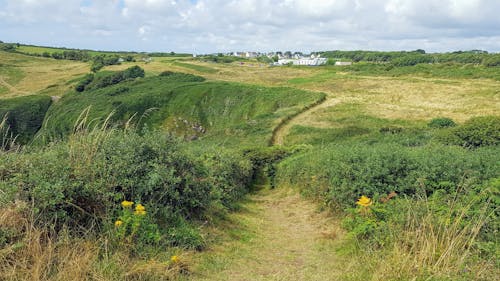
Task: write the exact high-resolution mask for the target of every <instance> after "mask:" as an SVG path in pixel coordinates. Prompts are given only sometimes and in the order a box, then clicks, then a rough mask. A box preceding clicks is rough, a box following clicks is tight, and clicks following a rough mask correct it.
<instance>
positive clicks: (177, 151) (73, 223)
mask: <svg viewBox="0 0 500 281" xmlns="http://www.w3.org/2000/svg"><path fill="white" fill-rule="evenodd" d="M89 130H90V128H87V129H84V132H82V133H76V134H75V135H72V137H71V138H70V139H69V141H68V142H67V143H58V144H53V145H51V146H48V147H45V148H32V149H29V150H28V151H26V152H23V153H11V154H6V156H5V157H4V158H3V161H2V162H1V163H0V175H1V178H0V189H1V190H2V194H0V195H1V196H0V197H1V198H0V199H1V201H2V202H11V201H13V200H20V201H25V202H32V203H33V206H34V209H33V210H32V211H33V213H34V217H35V218H36V219H35V221H34V223H35V224H36V225H37V226H40V227H47V228H52V229H54V230H56V231H57V230H60V229H63V228H69V229H70V230H71V231H74V232H78V231H80V230H81V229H92V228H93V226H98V227H97V228H94V229H96V230H98V229H100V227H103V226H106V225H110V224H113V223H114V222H115V221H116V220H117V219H119V220H120V221H122V226H124V227H123V228H122V230H120V231H118V232H117V233H115V234H116V235H117V237H118V238H119V240H122V241H125V242H129V243H133V244H138V245H141V244H149V245H150V244H151V243H153V244H154V243H157V242H158V241H159V240H160V238H159V235H160V234H161V237H162V241H163V242H162V243H169V244H175V245H182V246H187V247H193V248H198V247H201V245H202V244H203V239H202V238H201V236H200V235H199V233H198V231H197V230H196V229H195V228H193V227H192V226H190V224H191V223H192V222H193V221H194V220H195V219H197V218H200V217H202V216H203V215H204V214H205V212H206V211H207V210H209V209H210V208H211V207H212V206H214V205H217V206H224V205H225V204H226V203H228V202H233V201H234V200H237V199H238V198H240V197H241V196H242V193H244V192H245V190H248V188H249V186H248V185H249V183H250V181H251V178H252V172H251V166H250V165H249V164H248V162H246V160H244V159H243V158H242V157H237V156H233V157H227V158H226V157H224V158H223V159H214V158H213V156H211V155H210V154H208V155H205V154H204V153H203V154H198V156H195V153H192V152H190V151H187V150H186V149H187V148H183V146H181V145H180V143H179V140H177V139H175V138H173V137H172V136H170V135H168V134H166V133H162V132H143V134H142V135H139V134H137V133H134V132H130V131H124V132H122V131H117V130H111V131H110V130H101V129H93V130H90V131H89ZM85 131H87V132H85ZM199 153H201V152H199ZM202 159H210V161H206V160H205V161H203V160H202ZM214 163H215V166H212V164H214ZM34 166H36V167H37V169H33V167H34ZM233 185H234V186H233ZM231 189H233V190H237V191H238V192H231ZM226 191H230V192H229V193H226ZM123 200H132V201H133V202H142V204H144V206H145V216H144V217H142V216H137V214H136V212H132V210H126V209H123V208H122V207H121V206H120V203H121V202H122V201H123ZM135 206H136V208H137V205H135ZM136 211H137V210H136ZM158 233H159V234H158ZM164 238H165V239H164Z"/></svg>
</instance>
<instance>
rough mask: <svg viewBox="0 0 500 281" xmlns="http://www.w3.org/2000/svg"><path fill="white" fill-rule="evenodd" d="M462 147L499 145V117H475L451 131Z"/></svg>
mask: <svg viewBox="0 0 500 281" xmlns="http://www.w3.org/2000/svg"><path fill="white" fill-rule="evenodd" d="M453 134H454V135H455V136H457V137H458V138H459V141H460V143H459V144H460V145H462V146H464V147H470V148H475V147H480V146H487V145H498V144H500V117H498V116H484V117H475V118H472V119H470V120H468V121H467V122H465V123H464V124H463V125H462V126H460V127H458V128H457V129H456V130H454V131H453Z"/></svg>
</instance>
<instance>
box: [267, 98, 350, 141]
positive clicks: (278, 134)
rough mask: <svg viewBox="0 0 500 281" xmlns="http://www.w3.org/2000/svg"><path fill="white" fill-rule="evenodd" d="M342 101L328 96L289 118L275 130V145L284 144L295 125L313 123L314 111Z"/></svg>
mask: <svg viewBox="0 0 500 281" xmlns="http://www.w3.org/2000/svg"><path fill="white" fill-rule="evenodd" d="M338 103H340V99H335V98H331V97H327V98H326V100H325V101H324V102H322V103H320V104H318V105H316V106H314V107H311V108H309V109H308V110H306V111H304V112H302V113H300V114H298V115H297V116H295V117H293V118H292V119H290V120H288V122H286V124H285V125H283V126H281V127H280V128H279V129H278V130H276V131H275V132H274V136H273V145H283V144H284V139H285V137H286V136H287V135H288V134H289V133H290V129H291V128H292V127H293V126H294V125H301V124H302V125H311V124H309V123H310V120H311V119H312V118H311V117H312V116H313V115H314V113H316V112H318V111H319V110H321V109H324V108H328V107H331V106H334V105H336V104H338Z"/></svg>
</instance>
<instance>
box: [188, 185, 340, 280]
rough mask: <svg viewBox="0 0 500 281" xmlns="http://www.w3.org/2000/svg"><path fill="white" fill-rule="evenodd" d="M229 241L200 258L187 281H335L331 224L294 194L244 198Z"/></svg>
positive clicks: (336, 235)
mask: <svg viewBox="0 0 500 281" xmlns="http://www.w3.org/2000/svg"><path fill="white" fill-rule="evenodd" d="M230 221H231V222H232V223H231V226H229V227H228V228H229V229H228V230H227V231H226V233H230V236H231V237H228V238H226V239H225V240H226V241H224V242H222V243H219V244H218V245H216V246H214V247H213V248H212V249H210V250H208V251H207V252H205V253H203V254H201V255H200V256H199V261H198V262H197V263H196V264H197V267H196V268H194V272H193V274H191V275H190V277H189V278H188V280H235V281H236V280H339V279H338V278H339V274H340V273H341V272H343V270H342V268H343V267H344V266H345V263H343V262H341V260H342V258H341V257H339V256H338V255H337V254H336V251H335V248H336V246H337V245H338V244H339V242H340V241H341V238H342V231H341V229H340V227H339V224H338V222H337V221H335V220H334V219H333V218H332V217H331V216H328V215H326V214H325V213H321V212H319V211H317V207H316V205H315V203H313V202H309V201H306V200H305V199H304V198H302V197H301V195H300V194H298V192H297V191H296V190H293V189H290V188H283V187H282V188H277V189H269V188H267V187H266V188H265V189H264V190H261V191H259V192H258V193H256V194H254V195H252V196H250V198H249V200H248V201H247V202H246V203H243V206H242V208H241V210H240V211H238V212H236V213H233V214H231V215H230Z"/></svg>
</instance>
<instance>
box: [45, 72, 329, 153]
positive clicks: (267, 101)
mask: <svg viewBox="0 0 500 281" xmlns="http://www.w3.org/2000/svg"><path fill="white" fill-rule="evenodd" d="M99 74H100V75H106V73H99ZM98 76H99V75H97V76H96V78H95V79H94V82H95V81H96V80H98ZM180 79H186V80H189V81H193V80H195V81H199V80H201V79H199V78H197V77H193V76H190V75H178V74H175V75H173V76H172V75H169V76H154V77H147V78H144V79H136V80H134V81H124V82H121V83H119V84H118V85H112V86H108V87H105V88H101V89H93V90H86V91H85V92H84V93H85V94H84V95H82V94H77V93H69V94H66V95H65V96H64V97H62V98H61V100H59V102H57V103H56V104H54V105H53V106H52V107H51V108H50V110H49V113H48V117H47V120H48V121H47V122H46V124H47V126H46V127H45V128H46V129H45V130H44V132H43V136H47V137H49V140H50V138H52V137H56V138H59V137H61V136H65V135H67V134H68V133H69V132H70V131H71V130H72V129H73V125H74V124H75V122H76V121H77V119H78V117H79V115H80V113H81V112H82V111H83V110H85V109H86V108H88V107H89V106H90V107H91V111H90V114H89V120H94V119H95V120H104V119H105V118H106V117H107V116H108V114H109V113H110V112H113V111H114V114H113V116H112V117H111V121H112V123H113V124H115V125H119V126H124V125H125V124H126V123H127V121H128V120H129V119H130V118H132V117H133V116H136V119H135V120H136V121H138V122H139V123H140V124H139V126H142V125H143V124H146V125H147V126H149V127H153V128H157V127H162V128H166V129H168V130H170V131H175V132H176V134H178V135H181V136H184V137H185V138H186V139H194V138H203V139H204V140H207V141H208V139H211V140H213V142H217V143H220V142H225V144H226V146H231V145H235V146H240V145H242V144H245V143H246V144H249V146H257V145H266V144H267V141H268V139H269V137H270V135H271V133H272V129H273V127H274V126H275V124H274V122H276V120H278V119H279V118H283V117H284V116H287V115H289V114H292V113H294V112H297V111H298V110H299V109H300V108H302V107H304V106H306V105H307V104H310V103H313V102H314V101H315V100H316V99H317V98H318V97H320V96H321V94H319V93H312V92H305V91H300V90H295V89H289V88H266V87H259V86H248V85H241V84H235V83H226V82H203V83H200V82H183V81H180ZM94 82H92V83H91V84H93V83H94ZM91 84H89V87H90V85H91ZM185 124H188V125H185ZM181 125H182V126H181Z"/></svg>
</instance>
